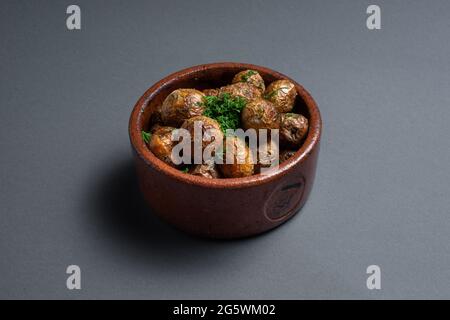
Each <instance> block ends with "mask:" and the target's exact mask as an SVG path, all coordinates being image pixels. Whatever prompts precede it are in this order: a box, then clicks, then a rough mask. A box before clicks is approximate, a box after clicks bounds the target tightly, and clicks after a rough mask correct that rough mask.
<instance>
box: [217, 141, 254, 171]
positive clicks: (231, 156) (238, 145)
mask: <svg viewBox="0 0 450 320" xmlns="http://www.w3.org/2000/svg"><path fill="white" fill-rule="evenodd" d="M227 154H228V156H227ZM222 159H223V164H218V167H219V170H220V172H221V173H222V174H223V176H224V177H225V178H241V177H247V176H251V175H252V174H253V173H254V171H255V166H254V161H253V156H252V153H251V152H250V150H249V148H248V147H247V145H246V144H245V141H243V140H242V139H240V138H238V137H237V136H228V137H227V138H226V141H225V143H224V149H223V153H222Z"/></svg>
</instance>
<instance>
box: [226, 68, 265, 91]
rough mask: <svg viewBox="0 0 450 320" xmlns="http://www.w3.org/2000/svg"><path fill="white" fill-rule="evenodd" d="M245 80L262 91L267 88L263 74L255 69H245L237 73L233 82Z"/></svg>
mask: <svg viewBox="0 0 450 320" xmlns="http://www.w3.org/2000/svg"><path fill="white" fill-rule="evenodd" d="M239 82H244V83H248V84H251V85H252V86H254V87H256V88H258V90H259V91H261V93H263V92H264V90H266V86H265V84H264V80H263V78H262V77H261V75H260V74H259V73H258V72H257V71H255V70H244V71H241V72H239V73H237V74H236V75H235V76H234V78H233V80H232V81H231V83H239Z"/></svg>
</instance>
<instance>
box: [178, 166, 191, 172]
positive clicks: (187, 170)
mask: <svg viewBox="0 0 450 320" xmlns="http://www.w3.org/2000/svg"><path fill="white" fill-rule="evenodd" d="M180 171H181V172H183V173H188V172H189V168H188V167H186V168H183V169H180Z"/></svg>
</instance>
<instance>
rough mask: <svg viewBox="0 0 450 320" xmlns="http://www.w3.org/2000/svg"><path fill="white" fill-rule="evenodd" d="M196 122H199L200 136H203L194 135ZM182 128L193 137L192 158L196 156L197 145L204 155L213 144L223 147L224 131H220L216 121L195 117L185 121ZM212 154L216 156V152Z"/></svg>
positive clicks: (204, 117)
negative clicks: (206, 149)
mask: <svg viewBox="0 0 450 320" xmlns="http://www.w3.org/2000/svg"><path fill="white" fill-rule="evenodd" d="M196 122H198V125H199V129H200V131H199V133H198V134H200V135H201V136H199V137H196V136H195V134H194V128H195V123H196ZM181 128H183V129H186V130H187V131H188V132H189V133H190V135H191V139H192V148H191V150H192V157H193V155H194V148H195V146H196V145H198V146H201V148H202V149H201V152H202V154H203V150H204V149H205V148H206V147H207V146H208V145H209V144H211V143H215V144H218V146H221V145H222V141H223V133H222V130H220V124H219V123H218V122H217V121H216V120H214V119H211V118H209V117H206V116H195V117H192V118H189V119H187V120H185V121H184V122H183V125H182V126H181ZM216 139H217V140H216ZM211 154H212V155H214V152H212V153H211Z"/></svg>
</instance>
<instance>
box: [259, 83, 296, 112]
mask: <svg viewBox="0 0 450 320" xmlns="http://www.w3.org/2000/svg"><path fill="white" fill-rule="evenodd" d="M264 97H265V98H266V99H267V100H269V101H271V102H272V103H273V104H274V105H275V107H276V108H277V110H278V112H280V113H284V112H291V111H292V109H293V108H294V103H295V97H297V90H296V89H295V85H294V84H293V83H292V82H290V81H289V80H277V81H274V82H272V83H271V84H270V85H269V86H268V87H267V89H266V91H265V93H264Z"/></svg>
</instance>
